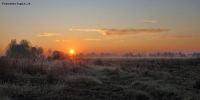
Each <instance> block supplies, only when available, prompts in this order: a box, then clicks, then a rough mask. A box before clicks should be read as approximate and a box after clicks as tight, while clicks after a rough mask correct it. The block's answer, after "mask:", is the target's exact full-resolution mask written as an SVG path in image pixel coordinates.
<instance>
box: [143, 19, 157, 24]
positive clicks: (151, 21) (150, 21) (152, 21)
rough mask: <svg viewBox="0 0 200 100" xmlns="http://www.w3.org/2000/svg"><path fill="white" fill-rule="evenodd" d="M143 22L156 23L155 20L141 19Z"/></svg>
mask: <svg viewBox="0 0 200 100" xmlns="http://www.w3.org/2000/svg"><path fill="white" fill-rule="evenodd" d="M143 22H144V23H152V24H155V23H157V21H156V20H143Z"/></svg>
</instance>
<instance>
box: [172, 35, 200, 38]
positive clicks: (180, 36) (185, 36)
mask: <svg viewBox="0 0 200 100" xmlns="http://www.w3.org/2000/svg"><path fill="white" fill-rule="evenodd" d="M171 37H172V38H194V37H198V36H197V35H175V36H171Z"/></svg>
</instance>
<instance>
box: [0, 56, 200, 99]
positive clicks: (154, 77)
mask: <svg viewBox="0 0 200 100" xmlns="http://www.w3.org/2000/svg"><path fill="white" fill-rule="evenodd" d="M199 72H200V60H199V59H146V58H144V59H116V58H115V59H114V58H112V59H107V58H106V59H89V58H84V59H82V60H81V61H74V60H69V61H68V60H54V61H48V60H46V61H42V60H40V59H39V58H38V59H34V60H33V59H29V58H26V59H19V58H18V59H16V58H8V57H1V58H0V99H1V100H4V99H5V100H49V99H50V100H54V99H56V100H65V99H89V100H91V99H92V100H94V99H106V100H114V99H115V100H116V99H119V100H199V99H200V95H199V94H200V73H199Z"/></svg>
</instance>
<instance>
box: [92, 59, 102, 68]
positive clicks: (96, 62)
mask: <svg viewBox="0 0 200 100" xmlns="http://www.w3.org/2000/svg"><path fill="white" fill-rule="evenodd" d="M94 64H95V65H99V66H103V65H104V64H103V61H102V60H101V59H97V60H95V61H94Z"/></svg>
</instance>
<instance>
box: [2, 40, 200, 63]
mask: <svg viewBox="0 0 200 100" xmlns="http://www.w3.org/2000/svg"><path fill="white" fill-rule="evenodd" d="M43 53H44V50H43V48H42V47H38V46H31V43H30V42H29V41H28V40H21V41H20V42H19V43H17V40H16V39H12V40H11V42H10V43H9V44H8V46H7V48H6V56H8V57H22V58H27V57H29V58H36V57H41V56H43V57H44V54H43ZM48 54H49V56H48V57H47V58H48V59H54V60H63V59H69V55H68V54H66V53H63V52H61V51H57V50H55V51H53V52H52V51H51V49H49V50H48ZM74 56H75V57H77V58H82V57H195V58H200V52H199V53H198V52H194V53H193V54H188V55H186V54H184V53H182V52H178V53H172V52H164V53H160V52H157V53H150V54H149V55H147V54H145V53H143V54H140V53H138V54H133V53H131V52H130V53H125V54H124V55H122V56H119V55H117V54H115V53H100V54H96V53H89V54H86V55H84V54H82V53H80V54H76V55H74Z"/></svg>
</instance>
